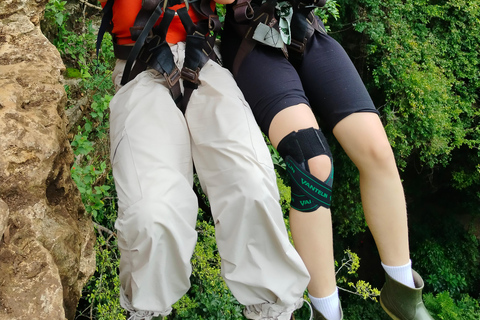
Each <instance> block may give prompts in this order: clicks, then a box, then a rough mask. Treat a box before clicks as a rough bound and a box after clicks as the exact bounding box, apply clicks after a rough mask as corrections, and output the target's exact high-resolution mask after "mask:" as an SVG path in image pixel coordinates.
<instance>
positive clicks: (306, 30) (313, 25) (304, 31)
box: [287, 7, 326, 66]
mask: <svg viewBox="0 0 480 320" xmlns="http://www.w3.org/2000/svg"><path fill="white" fill-rule="evenodd" d="M313 9H314V8H312V7H300V8H297V9H294V11H293V16H292V21H291V25H290V28H291V30H292V38H291V42H290V45H288V46H287V47H288V53H289V60H290V62H291V63H292V64H293V65H296V66H297V65H298V64H300V63H301V62H302V60H303V53H304V52H305V48H306V46H307V42H308V39H310V37H311V36H312V35H313V33H314V32H315V30H317V31H318V32H321V33H326V31H325V30H323V29H322V27H320V25H319V24H318V21H317V19H316V18H315V16H314V13H313Z"/></svg>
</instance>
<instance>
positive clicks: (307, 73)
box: [221, 20, 378, 134]
mask: <svg viewBox="0 0 480 320" xmlns="http://www.w3.org/2000/svg"><path fill="white" fill-rule="evenodd" d="M319 23H320V24H321V26H322V27H323V24H322V22H321V21H320V20H319ZM240 42H241V38H239V37H238V36H237V34H236V32H235V30H233V29H232V27H231V26H230V25H228V23H226V24H225V28H224V32H223V35H222V44H221V54H222V59H223V63H224V65H225V67H227V68H228V69H230V70H232V65H233V60H234V57H235V53H236V52H237V50H238V47H239V45H240ZM236 81H237V83H238V86H239V87H240V89H241V90H242V92H243V94H244V95H245V98H246V100H247V102H248V103H249V104H250V107H251V108H252V111H253V113H254V115H255V118H256V120H257V123H258V124H259V125H260V127H261V129H262V131H263V132H264V133H266V134H268V129H269V127H270V123H271V122H272V120H273V118H274V117H275V115H276V114H277V113H278V112H280V111H281V110H283V109H285V108H288V107H290V106H293V105H297V104H299V103H305V104H307V105H309V106H310V107H311V108H312V110H313V112H314V114H315V115H316V116H317V117H318V119H319V120H320V123H321V124H322V127H324V129H328V130H331V129H333V128H334V127H335V125H336V124H337V123H338V122H340V121H341V120H342V119H344V118H345V117H347V116H348V115H350V114H352V113H355V112H373V113H377V114H378V111H377V110H376V108H375V106H374V104H373V101H372V99H371V98H370V95H369V94H368V92H367V90H366V88H365V85H364V84H363V82H362V79H361V78H360V76H359V74H358V72H357V70H356V69H355V66H354V65H353V63H352V62H351V60H350V58H349V57H348V55H347V54H346V52H345V50H344V49H343V48H342V47H341V46H340V44H339V43H338V42H337V41H335V40H334V39H333V38H332V37H330V36H329V35H327V34H324V33H320V32H317V31H316V32H315V33H314V35H313V36H312V37H311V38H310V40H309V42H308V43H307V47H306V50H305V54H304V59H303V62H302V63H301V64H300V66H298V68H297V69H295V68H294V67H293V65H292V64H290V62H289V61H288V60H287V59H286V58H285V56H284V55H283V53H282V52H281V51H280V50H279V49H275V48H272V47H269V46H265V45H261V44H257V45H256V46H255V48H254V50H253V51H252V52H251V53H250V54H249V55H248V56H247V57H246V58H245V60H244V61H243V63H242V65H241V66H240V68H239V72H238V74H237V76H236Z"/></svg>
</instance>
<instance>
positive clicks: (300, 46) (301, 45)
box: [288, 39, 307, 53]
mask: <svg viewBox="0 0 480 320" xmlns="http://www.w3.org/2000/svg"><path fill="white" fill-rule="evenodd" d="M306 40H307V39H304V40H303V41H302V42H301V41H298V40H295V39H292V40H291V41H290V44H289V45H288V49H291V50H293V51H296V52H298V53H303V52H304V51H305V45H306V42H307V41H306Z"/></svg>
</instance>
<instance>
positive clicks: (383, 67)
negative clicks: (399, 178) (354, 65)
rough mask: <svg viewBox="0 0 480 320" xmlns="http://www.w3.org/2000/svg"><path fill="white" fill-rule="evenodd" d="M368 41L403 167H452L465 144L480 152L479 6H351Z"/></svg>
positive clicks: (426, 1)
mask: <svg viewBox="0 0 480 320" xmlns="http://www.w3.org/2000/svg"><path fill="white" fill-rule="evenodd" d="M346 2H347V3H348V4H349V5H351V4H356V5H359V6H360V8H359V10H358V11H357V12H356V13H355V14H356V16H357V21H356V22H355V23H354V24H353V26H354V27H355V30H356V31H358V32H362V33H363V34H364V35H366V36H367V37H368V40H369V41H368V43H367V45H366V48H365V50H366V54H367V57H368V58H367V59H368V63H369V65H370V66H371V68H372V69H371V74H372V76H373V83H374V85H375V87H376V88H377V89H379V90H380V91H381V92H382V94H383V100H384V101H383V102H384V103H383V105H382V112H383V114H384V116H385V122H386V130H387V133H388V135H389V138H390V140H391V142H392V145H393V147H394V149H395V151H396V154H397V159H398V163H399V165H400V167H401V168H403V167H405V166H406V165H407V162H408V161H409V159H410V158H412V157H414V156H415V157H418V158H419V160H420V161H421V163H422V165H425V166H428V167H430V168H433V167H435V166H436V165H441V166H446V165H448V163H449V162H450V160H451V154H452V152H453V151H454V150H455V149H458V148H459V147H461V146H467V147H469V148H474V147H475V146H476V147H478V145H479V143H480V136H479V131H478V123H479V115H480V111H479V109H478V105H476V104H477V103H478V92H479V91H478V89H479V88H480V75H479V73H478V70H479V66H480V33H479V31H480V20H479V17H480V11H479V9H478V8H479V4H478V1H475V0H474V1H461V2H460V3H459V2H458V1H447V2H442V3H438V2H436V1H430V0H423V1H421V2H420V3H419V2H418V1H406V2H405V1H400V0H388V1H384V2H381V3H380V2H379V1H377V0H360V1H346Z"/></svg>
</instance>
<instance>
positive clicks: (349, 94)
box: [298, 32, 378, 129]
mask: <svg viewBox="0 0 480 320" xmlns="http://www.w3.org/2000/svg"><path fill="white" fill-rule="evenodd" d="M298 74H299V75H300V78H301V80H302V83H303V88H304V90H305V93H306V95H307V97H308V98H309V100H310V105H311V107H312V109H313V111H314V113H315V114H316V115H317V117H319V118H320V121H321V123H322V124H325V125H326V126H327V128H328V129H332V128H334V127H335V125H336V124H337V123H338V122H339V121H340V120H342V119H343V118H345V117H346V116H348V115H350V114H352V113H355V112H373V113H378V111H377V110H376V109H375V106H374V104H373V101H372V99H371V98H370V95H369V94H368V92H367V90H366V88H365V85H364V84H363V82H362V79H361V78H360V75H359V74H358V72H357V70H356V68H355V66H354V65H353V63H352V61H351V60H350V58H349V57H348V55H347V53H346V52H345V50H344V49H343V48H342V47H341V45H340V44H339V43H338V42H337V41H335V40H334V39H333V38H332V37H330V36H329V35H327V34H323V33H319V32H315V33H314V35H313V36H312V38H311V39H310V41H309V43H308V45H307V49H306V52H305V55H304V59H303V62H302V64H301V65H300V66H299V68H298Z"/></svg>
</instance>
